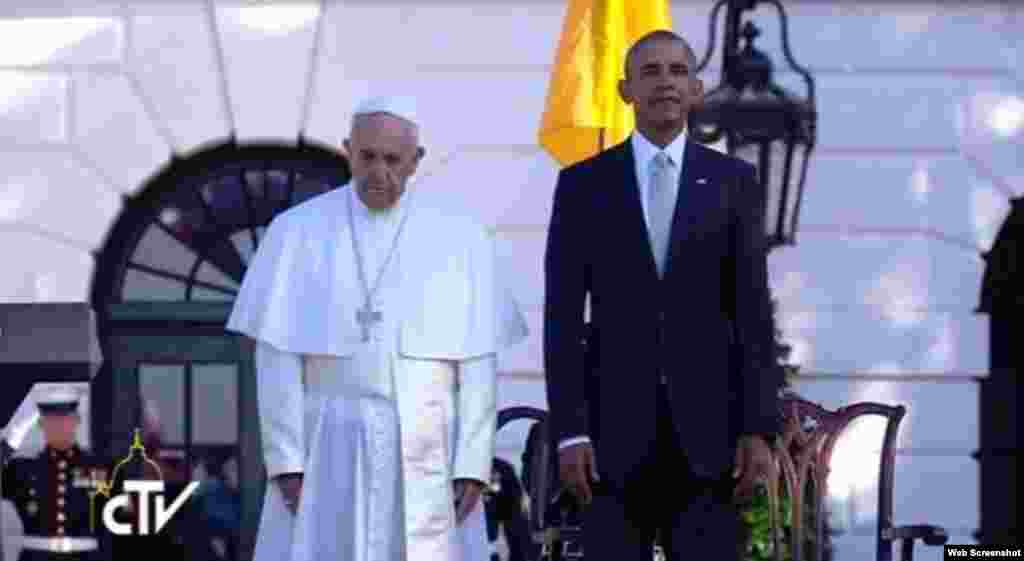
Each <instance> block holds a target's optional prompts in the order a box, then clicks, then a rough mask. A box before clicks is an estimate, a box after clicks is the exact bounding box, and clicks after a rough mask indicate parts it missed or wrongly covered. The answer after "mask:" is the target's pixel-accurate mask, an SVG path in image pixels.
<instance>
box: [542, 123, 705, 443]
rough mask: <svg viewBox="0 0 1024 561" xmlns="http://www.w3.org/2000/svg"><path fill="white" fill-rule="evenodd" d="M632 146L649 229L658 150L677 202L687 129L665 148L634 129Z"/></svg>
mask: <svg viewBox="0 0 1024 561" xmlns="http://www.w3.org/2000/svg"><path fill="white" fill-rule="evenodd" d="M629 140H630V146H631V147H632V148H633V160H634V163H635V165H636V184H637V187H638V188H639V189H640V204H641V205H642V206H643V212H644V223H645V224H647V228H648V231H649V230H650V227H651V215H650V210H649V209H648V208H647V207H648V192H649V191H650V189H651V173H652V172H653V167H652V166H654V157H655V156H656V155H657V154H658V152H664V153H665V154H667V155H668V158H669V162H670V163H671V164H672V169H673V170H674V171H675V181H673V182H672V186H673V191H672V202H673V205H674V204H675V201H676V199H677V198H678V196H679V177H680V174H681V173H682V170H683V153H684V152H685V150H686V130H685V129H684V130H683V132H681V133H679V136H677V137H676V138H675V140H673V141H672V143H671V144H669V145H668V146H666V147H665V148H663V149H662V148H659V147H658V146H657V145H655V144H654V143H653V142H651V141H650V140H647V138H646V137H644V135H643V134H641V133H640V131H633V134H632V135H630V138H629ZM581 442H590V437H588V436H582V435H581V436H574V437H571V438H566V439H564V440H562V441H561V442H559V443H558V448H559V449H562V448H565V447H567V446H572V445H573V444H579V443H581Z"/></svg>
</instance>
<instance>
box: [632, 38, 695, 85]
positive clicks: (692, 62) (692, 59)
mask: <svg viewBox="0 0 1024 561" xmlns="http://www.w3.org/2000/svg"><path fill="white" fill-rule="evenodd" d="M658 41H679V42H680V43H682V44H683V46H685V47H686V52H687V54H688V55H689V57H688V58H689V60H688V61H687V62H689V63H690V71H691V72H696V71H697V56H696V55H694V54H693V47H691V46H690V44H689V43H687V42H686V39H683V37H682V35H679V34H678V33H676V32H675V31H672V30H670V29H655V30H654V31H651V32H648V33H647V34H645V35H644V36H643V37H640V38H639V39H637V40H636V42H635V43H633V45H632V46H630V47H629V50H628V51H626V60H625V68H624V69H623V71H624V73H625V74H624V75H625V76H626V79H629V66H630V62H631V61H632V60H633V56H634V55H635V54H636V52H637V51H638V50H640V48H641V47H643V46H645V45H648V44H650V43H656V42H658Z"/></svg>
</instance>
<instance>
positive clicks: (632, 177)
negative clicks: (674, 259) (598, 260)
mask: <svg viewBox="0 0 1024 561" xmlns="http://www.w3.org/2000/svg"><path fill="white" fill-rule="evenodd" d="M616 150H617V151H618V153H617V154H616V156H617V157H616V158H615V167H617V168H618V171H617V173H620V174H622V178H623V180H622V182H621V183H619V184H620V185H622V186H623V191H622V192H621V196H622V203H623V208H624V209H625V212H624V214H623V216H624V219H625V221H626V224H625V228H624V231H626V232H636V233H637V234H638V235H637V236H635V237H634V238H635V239H634V241H633V245H634V246H636V247H637V251H639V252H642V253H643V254H644V255H646V256H647V258H646V259H645V261H646V262H647V265H648V266H647V269H648V274H649V275H651V276H653V277H654V278H655V279H657V278H658V264H657V263H656V262H655V261H654V251H653V250H652V248H651V234H650V232H649V231H648V229H647V221H646V220H645V219H644V207H643V203H642V202H641V201H640V184H639V180H638V179H637V176H636V157H635V156H634V154H633V146H632V144H631V142H630V139H629V138H626V140H625V142H622V143H621V144H619V145H618V146H617V147H616ZM611 208H615V206H614V205H613V206H612V207H611ZM676 208H677V211H676V212H678V203H677V206H676Z"/></svg>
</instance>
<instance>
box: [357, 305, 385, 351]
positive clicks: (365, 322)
mask: <svg viewBox="0 0 1024 561" xmlns="http://www.w3.org/2000/svg"><path fill="white" fill-rule="evenodd" d="M380 320H381V313H380V310H374V309H373V306H372V305H371V304H370V302H367V303H366V304H365V305H364V306H363V307H362V308H360V309H359V310H357V311H356V321H358V322H359V326H360V327H362V328H363V342H364V343H366V342H369V340H370V326H371V325H373V324H374V323H377V322H379V321H380Z"/></svg>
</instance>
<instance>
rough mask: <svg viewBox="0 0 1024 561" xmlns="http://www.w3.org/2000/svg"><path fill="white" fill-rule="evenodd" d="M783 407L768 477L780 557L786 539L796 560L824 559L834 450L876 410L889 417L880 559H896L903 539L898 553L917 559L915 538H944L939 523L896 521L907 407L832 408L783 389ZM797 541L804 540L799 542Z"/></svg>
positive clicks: (882, 465)
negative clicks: (899, 441)
mask: <svg viewBox="0 0 1024 561" xmlns="http://www.w3.org/2000/svg"><path fill="white" fill-rule="evenodd" d="M779 408H780V412H781V414H782V419H783V428H782V434H781V435H780V438H779V439H778V440H777V441H776V443H775V449H774V454H775V458H776V462H775V467H776V469H777V470H778V471H777V473H776V474H775V475H774V476H773V477H770V478H769V480H768V482H767V491H768V497H769V505H770V507H769V508H770V513H769V514H770V517H771V519H772V527H773V531H772V539H773V550H774V551H773V552H774V558H775V559H776V560H781V559H782V558H783V557H782V555H783V552H784V551H785V550H786V548H783V547H781V546H782V544H781V543H780V540H781V539H782V538H786V541H787V542H788V543H789V545H790V547H789V548H788V549H789V551H791V552H792V556H791V559H792V560H793V561H804V560H807V561H819V560H822V559H824V558H825V553H826V552H825V545H826V537H827V536H826V531H827V528H826V525H825V516H826V513H825V507H824V503H825V498H826V497H827V496H828V475H829V472H830V464H831V460H832V452H833V451H834V449H835V445H836V442H837V441H838V440H839V437H840V436H841V435H842V434H843V431H844V430H846V429H847V427H849V426H850V424H851V423H852V422H854V421H855V420H857V419H860V418H863V417H867V416H872V415H874V416H880V417H881V418H883V419H884V421H885V430H884V434H883V436H882V442H881V454H880V455H879V460H880V461H879V466H878V503H877V508H878V515H877V516H878V524H877V530H876V535H875V541H876V550H875V555H876V560H877V561H892V559H893V544H894V543H895V542H901V548H900V550H901V555H900V557H901V559H902V560H903V561H911V560H912V559H913V556H914V543H915V541H916V540H921V541H923V542H924V543H925V544H927V545H931V546H941V545H942V544H944V543H946V541H947V540H948V535H947V533H946V531H945V530H944V529H942V528H939V527H937V526H931V525H926V524H922V525H913V526H894V525H893V498H892V497H893V485H894V477H895V462H896V459H895V447H896V437H897V435H898V434H899V429H900V422H901V421H902V420H903V416H904V415H905V414H906V407H904V406H902V405H885V404H882V403H873V402H861V403H854V404H851V405H847V406H845V407H841V408H839V409H837V410H834V411H830V410H828V409H825V408H824V407H822V406H820V405H818V404H816V403H813V402H810V401H807V400H804V399H801V398H800V397H798V396H796V395H794V394H785V395H783V396H782V398H780V400H779ZM783 497H788V498H789V504H790V505H791V508H789V509H784V508H783V500H782V499H783ZM805 509H811V512H810V513H807V512H806V511H805ZM787 510H788V513H789V516H788V517H786V518H787V519H785V520H784V519H783V513H784V512H785V511H787ZM807 514H810V516H807ZM808 522H809V523H808ZM808 526H813V527H811V528H809V527H808ZM786 534H788V535H786ZM797 544H802V545H801V546H800V547H795V546H796V545H797Z"/></svg>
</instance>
